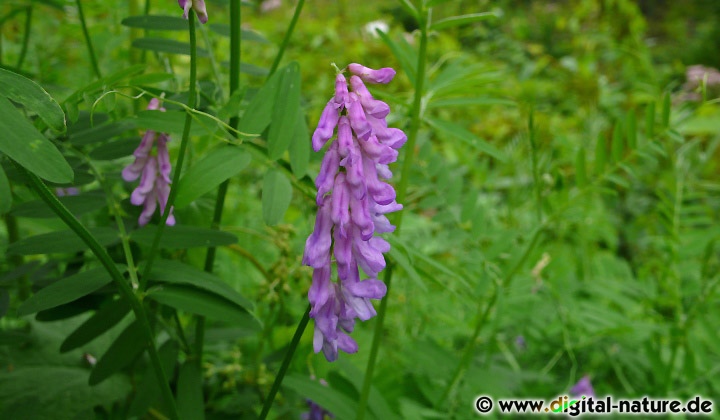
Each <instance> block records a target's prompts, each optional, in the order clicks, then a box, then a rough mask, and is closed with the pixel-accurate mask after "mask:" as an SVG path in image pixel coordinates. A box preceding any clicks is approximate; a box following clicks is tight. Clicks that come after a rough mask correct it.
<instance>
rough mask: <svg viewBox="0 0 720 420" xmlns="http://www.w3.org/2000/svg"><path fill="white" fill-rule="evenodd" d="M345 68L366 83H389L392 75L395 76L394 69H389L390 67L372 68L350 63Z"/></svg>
mask: <svg viewBox="0 0 720 420" xmlns="http://www.w3.org/2000/svg"><path fill="white" fill-rule="evenodd" d="M347 68H348V70H349V71H350V73H352V74H354V75H356V76H359V77H360V78H361V79H363V80H364V81H366V82H368V83H381V84H386V83H390V81H391V80H392V79H393V77H395V70H393V69H391V68H390V67H384V68H382V69H379V70H373V69H371V68H369V67H365V66H363V65H361V64H357V63H352V64H350V65H349V66H348V67H347Z"/></svg>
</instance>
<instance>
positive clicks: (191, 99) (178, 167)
mask: <svg viewBox="0 0 720 420" xmlns="http://www.w3.org/2000/svg"><path fill="white" fill-rule="evenodd" d="M188 22H189V24H188V26H189V32H190V88H189V90H188V105H187V106H188V108H189V109H195V105H196V103H197V86H196V85H197V37H196V36H195V11H194V10H193V9H190V13H188ZM192 119H193V117H192V114H191V113H190V112H186V113H185V126H184V128H183V134H182V140H181V141H180V151H179V152H178V158H177V162H176V163H175V173H174V174H173V179H172V188H170V194H169V196H168V200H167V203H166V204H165V211H164V212H163V214H162V217H160V224H159V225H158V227H157V231H156V232H155V238H154V239H153V243H152V246H151V247H150V252H149V253H148V257H147V261H146V263H145V269H144V270H143V275H142V277H141V278H140V289H141V290H144V289H145V286H146V285H147V277H148V274H149V273H150V270H151V269H152V264H153V260H154V258H155V255H156V254H157V251H158V247H159V245H160V237H162V234H163V231H164V230H165V223H166V222H167V219H168V216H170V211H171V210H172V205H173V203H174V202H175V197H177V192H178V186H179V182H180V174H181V173H182V167H183V162H184V160H185V150H187V145H188V142H189V141H190V126H191V124H192Z"/></svg>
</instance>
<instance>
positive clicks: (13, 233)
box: [5, 214, 30, 301]
mask: <svg viewBox="0 0 720 420" xmlns="http://www.w3.org/2000/svg"><path fill="white" fill-rule="evenodd" d="M5 227H6V229H7V235H8V245H10V244H12V243H13V242H17V241H18V240H20V229H19V228H18V223H17V219H16V218H15V216H12V215H10V214H6V215H5ZM8 258H9V260H10V263H11V264H12V266H13V267H14V268H17V267H20V266H21V265H23V262H24V261H23V256H22V255H10V256H9V257H8ZM18 297H19V298H20V300H21V301H24V300H26V299H27V298H29V297H30V282H29V281H28V276H27V275H23V276H20V278H19V279H18Z"/></svg>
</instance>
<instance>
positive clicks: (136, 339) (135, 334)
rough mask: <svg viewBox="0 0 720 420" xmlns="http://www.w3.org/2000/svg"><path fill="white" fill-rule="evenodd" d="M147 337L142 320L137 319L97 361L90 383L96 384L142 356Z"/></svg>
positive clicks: (91, 373)
mask: <svg viewBox="0 0 720 420" xmlns="http://www.w3.org/2000/svg"><path fill="white" fill-rule="evenodd" d="M146 343H147V337H146V336H145V331H143V329H142V328H141V327H140V322H139V321H135V322H133V323H132V324H130V325H128V326H127V328H125V330H124V331H123V332H122V333H121V334H120V335H119V336H118V337H117V338H116V339H115V341H113V343H112V344H111V345H110V348H108V349H107V351H106V352H105V354H103V355H102V357H101V358H100V359H99V360H98V361H97V364H96V365H95V367H93V370H92V371H91V372H90V379H89V381H88V383H89V384H90V385H96V384H99V383H100V382H102V381H104V380H105V379H107V378H109V377H110V376H112V375H113V374H114V373H115V372H118V371H120V370H121V369H123V368H125V367H126V366H128V365H130V363H131V362H132V361H133V360H135V358H136V357H138V356H140V354H142V352H143V351H144V350H145V346H146Z"/></svg>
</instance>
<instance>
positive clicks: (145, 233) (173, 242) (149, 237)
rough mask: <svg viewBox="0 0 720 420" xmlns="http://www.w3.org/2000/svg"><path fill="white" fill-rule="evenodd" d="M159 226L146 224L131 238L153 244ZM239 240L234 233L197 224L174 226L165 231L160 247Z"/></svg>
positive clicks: (199, 246)
mask: <svg viewBox="0 0 720 420" xmlns="http://www.w3.org/2000/svg"><path fill="white" fill-rule="evenodd" d="M156 231H157V226H154V225H151V226H145V227H144V228H142V229H139V230H136V231H134V232H132V233H131V234H130V239H132V240H133V241H135V242H137V243H139V244H141V245H144V246H151V245H152V242H153V240H155V232H156ZM236 242H237V237H236V236H235V235H233V234H232V233H228V232H221V231H219V230H214V229H207V228H201V227H196V226H182V225H181V226H172V227H167V228H166V229H165V230H164V231H163V235H162V237H161V239H160V248H166V249H185V248H207V247H211V246H223V245H230V244H234V243H236Z"/></svg>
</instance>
